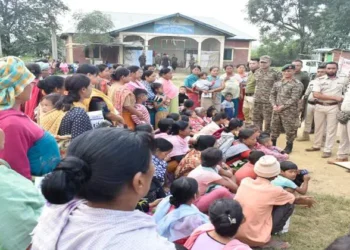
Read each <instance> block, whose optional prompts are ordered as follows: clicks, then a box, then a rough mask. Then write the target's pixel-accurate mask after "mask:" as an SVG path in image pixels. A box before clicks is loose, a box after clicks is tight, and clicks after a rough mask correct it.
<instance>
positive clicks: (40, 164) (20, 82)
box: [0, 56, 60, 180]
mask: <svg viewBox="0 0 350 250" xmlns="http://www.w3.org/2000/svg"><path fill="white" fill-rule="evenodd" d="M33 80H34V75H33V74H32V73H30V72H29V70H28V69H27V68H26V67H25V65H24V63H23V62H22V61H21V60H20V59H19V58H17V57H11V56H9V57H4V58H1V59H0V129H2V130H3V131H4V133H5V136H6V137H7V138H8V139H7V140H6V142H5V148H4V149H3V150H0V158H1V159H3V160H5V161H6V162H8V164H9V165H10V166H11V167H12V169H13V170H15V171H16V172H17V173H19V174H21V175H22V176H24V177H26V178H28V179H30V180H31V179H32V175H36V176H40V175H43V174H46V173H49V172H51V171H52V170H53V169H54V168H55V167H56V166H57V164H58V163H59V161H60V155H59V150H58V147H57V143H56V141H55V138H54V137H53V136H52V135H51V134H50V133H48V132H45V131H44V130H43V129H42V128H40V127H39V126H38V125H37V124H35V123H34V122H33V121H32V120H30V119H29V117H28V116H26V115H25V114H24V113H23V112H21V111H20V108H21V105H23V104H24V103H25V102H26V101H28V100H29V99H30V96H31V93H32V86H33V85H32V84H31V82H32V81H33Z"/></svg>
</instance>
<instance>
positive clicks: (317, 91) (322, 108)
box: [306, 62, 349, 158]
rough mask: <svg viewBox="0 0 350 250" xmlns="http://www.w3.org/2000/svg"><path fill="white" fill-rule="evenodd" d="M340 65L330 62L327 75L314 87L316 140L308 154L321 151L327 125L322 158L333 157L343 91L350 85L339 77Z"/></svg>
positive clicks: (345, 79)
mask: <svg viewBox="0 0 350 250" xmlns="http://www.w3.org/2000/svg"><path fill="white" fill-rule="evenodd" d="M337 71H338V64H337V63H336V62H329V63H327V64H326V75H325V76H322V77H320V78H317V79H316V81H315V84H314V87H313V90H312V92H313V95H314V98H315V99H316V108H315V140H314V144H313V146H312V148H309V149H306V151H307V152H314V151H320V150H321V145H322V137H323V132H324V123H326V124H327V125H326V131H327V135H326V142H325V146H324V149H323V154H322V158H329V157H331V156H332V148H333V145H334V141H335V137H336V134H337V126H338V120H337V114H338V112H339V104H340V103H341V102H342V101H343V90H344V87H345V86H346V85H348V84H349V79H348V78H347V77H340V76H337Z"/></svg>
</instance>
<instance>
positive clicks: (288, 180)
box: [271, 161, 310, 195]
mask: <svg viewBox="0 0 350 250" xmlns="http://www.w3.org/2000/svg"><path fill="white" fill-rule="evenodd" d="M297 175H298V166H297V165H296V164H295V163H293V162H291V161H284V162H281V173H280V175H279V176H278V177H277V178H276V179H274V180H273V181H272V182H271V183H272V184H273V185H275V186H278V187H282V188H284V189H285V190H287V191H289V192H291V193H294V192H297V193H299V194H302V195H305V194H306V193H307V190H308V187H309V181H310V176H309V175H308V174H306V175H304V176H303V180H304V182H303V183H302V184H301V186H300V187H298V185H297V184H295V183H294V181H295V179H296V177H297Z"/></svg>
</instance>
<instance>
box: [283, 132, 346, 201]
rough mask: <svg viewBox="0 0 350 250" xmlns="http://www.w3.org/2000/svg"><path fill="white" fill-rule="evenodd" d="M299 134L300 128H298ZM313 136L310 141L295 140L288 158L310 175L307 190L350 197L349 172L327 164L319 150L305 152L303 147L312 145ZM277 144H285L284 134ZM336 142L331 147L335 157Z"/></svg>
mask: <svg viewBox="0 0 350 250" xmlns="http://www.w3.org/2000/svg"><path fill="white" fill-rule="evenodd" d="M298 132H299V134H300V133H301V129H299V131H298ZM312 141H313V136H311V141H310V142H297V141H296V142H295V143H294V149H293V152H292V154H291V155H290V160H291V161H293V162H295V163H296V164H297V165H298V167H299V168H300V169H307V170H309V172H310V175H311V178H312V179H311V182H310V184H309V190H310V191H311V192H314V193H317V194H328V195H335V196H342V197H344V196H345V197H350V185H349V183H350V172H349V171H348V170H347V169H345V168H342V167H339V166H336V165H330V164H327V160H329V159H323V158H321V154H322V153H321V152H306V151H305V149H306V148H309V147H311V146H312ZM277 144H278V146H280V147H284V146H285V136H284V135H282V136H281V137H280V138H279V140H278V142H277ZM338 146H339V144H338V143H335V146H334V148H333V157H332V158H331V159H333V158H335V157H336V153H337V150H338Z"/></svg>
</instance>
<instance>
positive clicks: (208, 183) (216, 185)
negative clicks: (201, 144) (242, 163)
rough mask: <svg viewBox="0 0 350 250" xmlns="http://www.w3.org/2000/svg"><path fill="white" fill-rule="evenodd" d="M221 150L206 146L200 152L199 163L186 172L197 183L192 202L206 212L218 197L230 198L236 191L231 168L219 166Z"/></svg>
mask: <svg viewBox="0 0 350 250" xmlns="http://www.w3.org/2000/svg"><path fill="white" fill-rule="evenodd" d="M221 163H222V152H221V151H220V150H219V149H217V148H207V149H206V150H204V151H203V152H202V154H201V165H200V166H199V167H197V168H195V169H194V170H193V171H191V172H190V173H189V174H188V177H191V178H194V179H196V181H197V182H198V185H199V196H198V197H197V199H196V201H195V202H194V204H195V205H196V206H197V207H198V209H199V210H200V211H201V212H203V213H207V212H208V209H209V206H210V204H211V203H212V202H213V201H215V200H217V199H220V198H232V197H233V194H232V193H236V191H237V184H236V182H235V177H234V175H233V174H232V171H231V170H225V169H223V168H221V167H220V164H221Z"/></svg>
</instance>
